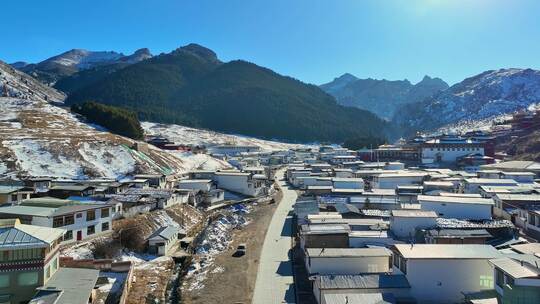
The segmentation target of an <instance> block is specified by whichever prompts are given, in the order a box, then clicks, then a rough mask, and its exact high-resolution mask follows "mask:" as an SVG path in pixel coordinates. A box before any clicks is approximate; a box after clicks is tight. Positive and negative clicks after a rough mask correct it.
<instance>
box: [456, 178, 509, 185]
mask: <svg viewBox="0 0 540 304" xmlns="http://www.w3.org/2000/svg"><path fill="white" fill-rule="evenodd" d="M465 182H466V183H469V184H487V185H490V184H491V185H493V184H499V185H517V184H518V182H516V181H515V180H513V179H496V178H477V177H473V178H466V179H465Z"/></svg>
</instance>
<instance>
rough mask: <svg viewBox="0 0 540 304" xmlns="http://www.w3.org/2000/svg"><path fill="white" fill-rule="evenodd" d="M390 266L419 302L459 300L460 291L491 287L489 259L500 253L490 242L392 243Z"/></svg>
mask: <svg viewBox="0 0 540 304" xmlns="http://www.w3.org/2000/svg"><path fill="white" fill-rule="evenodd" d="M392 251H394V266H395V267H394V269H395V270H396V272H400V273H402V274H403V275H405V277H406V278H407V281H408V282H409V284H410V286H411V289H410V294H411V296H412V297H414V298H415V299H416V301H417V303H419V304H423V303H434V304H435V303H437V304H445V303H461V302H462V301H463V300H464V293H473V292H481V291H486V290H492V289H493V282H494V278H493V268H492V267H491V265H490V264H489V260H491V259H495V258H498V257H500V256H501V254H500V253H499V252H498V251H497V250H496V249H495V248H494V247H492V246H490V245H470V244H460V245H447V244H445V245H433V244H414V245H411V244H396V245H394V246H393V247H392Z"/></svg>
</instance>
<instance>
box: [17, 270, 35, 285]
mask: <svg viewBox="0 0 540 304" xmlns="http://www.w3.org/2000/svg"><path fill="white" fill-rule="evenodd" d="M38 281H39V275H38V273H37V272H36V271H32V272H24V273H20V274H19V276H18V277H17V284H18V285H19V286H32V285H37V284H38Z"/></svg>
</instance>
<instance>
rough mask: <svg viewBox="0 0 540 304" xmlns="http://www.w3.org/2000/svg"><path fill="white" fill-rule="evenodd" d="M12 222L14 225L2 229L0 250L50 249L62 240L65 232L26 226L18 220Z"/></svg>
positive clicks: (0, 229) (0, 231)
mask: <svg viewBox="0 0 540 304" xmlns="http://www.w3.org/2000/svg"><path fill="white" fill-rule="evenodd" d="M2 222H4V223H5V222H6V221H5V220H4V221H2ZM12 222H13V224H12V225H2V226H1V227H0V248H9V249H23V248H36V247H48V246H49V245H50V244H51V243H53V242H54V241H55V240H57V239H59V238H61V237H62V236H63V235H64V232H65V231H64V230H63V229H56V228H48V227H40V226H32V225H24V224H20V223H19V222H18V221H17V220H15V221H12Z"/></svg>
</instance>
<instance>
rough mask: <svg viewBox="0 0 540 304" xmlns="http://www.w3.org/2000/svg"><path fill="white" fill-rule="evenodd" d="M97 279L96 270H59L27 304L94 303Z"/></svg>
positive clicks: (97, 271) (97, 273)
mask: <svg viewBox="0 0 540 304" xmlns="http://www.w3.org/2000/svg"><path fill="white" fill-rule="evenodd" d="M98 277H99V270H96V269H86V268H60V269H59V270H58V271H57V272H56V273H55V274H54V275H53V276H52V277H51V279H50V280H49V281H48V282H47V283H46V284H45V285H44V286H43V287H40V288H38V289H37V293H36V294H35V295H34V297H33V298H32V300H31V301H30V302H29V303H28V304H86V303H94V295H95V294H94V289H95V288H96V284H97V282H98Z"/></svg>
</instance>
